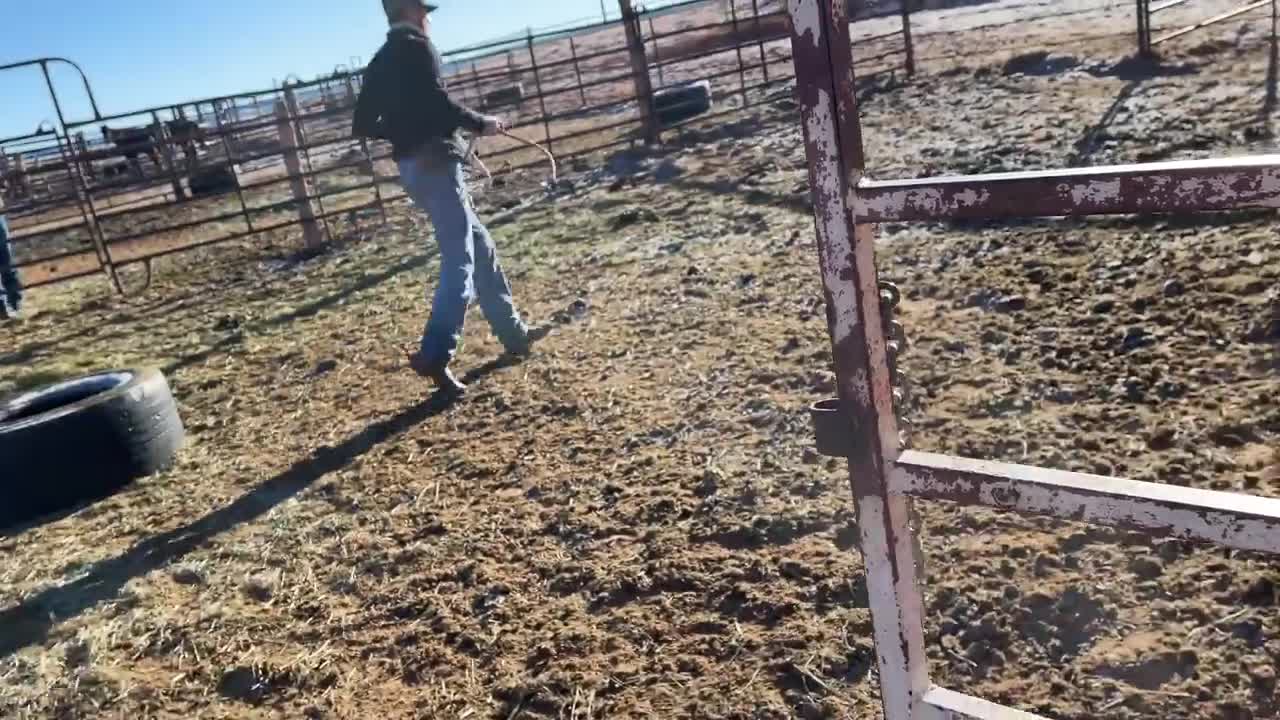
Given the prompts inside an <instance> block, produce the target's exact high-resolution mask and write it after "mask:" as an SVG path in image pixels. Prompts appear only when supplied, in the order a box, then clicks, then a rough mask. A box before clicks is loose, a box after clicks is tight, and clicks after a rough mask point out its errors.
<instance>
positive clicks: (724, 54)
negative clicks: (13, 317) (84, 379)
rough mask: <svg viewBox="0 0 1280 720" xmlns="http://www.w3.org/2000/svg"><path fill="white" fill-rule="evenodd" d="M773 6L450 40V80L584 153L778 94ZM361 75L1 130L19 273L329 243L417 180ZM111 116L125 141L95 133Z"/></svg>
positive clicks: (892, 55)
mask: <svg viewBox="0 0 1280 720" xmlns="http://www.w3.org/2000/svg"><path fill="white" fill-rule="evenodd" d="M777 6H778V3H777V2H776V1H775V0H736V1H735V2H724V1H723V0H714V1H713V0H693V1H691V2H680V3H672V4H668V5H665V6H663V7H661V8H658V9H655V10H650V11H643V10H642V11H635V12H632V13H629V14H628V17H626V18H625V19H624V20H623V21H619V22H610V23H599V24H595V25H589V26H582V27H574V28H568V29H562V30H557V31H554V32H551V33H546V34H543V35H541V36H539V35H535V34H526V36H525V37H524V38H523V39H522V41H520V42H516V41H513V40H507V41H503V42H500V43H490V44H485V45H479V46H472V47H468V48H462V49H460V50H457V51H454V52H452V53H450V57H451V59H452V60H454V61H455V62H454V64H452V65H451V67H452V68H453V69H454V71H453V72H452V73H451V74H450V76H449V77H448V81H449V83H450V86H451V90H452V92H454V93H457V94H458V95H459V96H460V97H461V98H462V99H463V100H464V101H466V102H468V103H471V104H474V105H476V106H477V107H479V108H482V109H484V110H485V111H487V112H494V113H500V114H503V115H505V116H507V117H508V118H509V119H510V120H511V121H512V126H513V129H514V130H515V131H516V132H523V133H524V134H525V135H526V136H527V137H529V139H531V140H536V141H538V142H541V143H544V144H546V145H547V146H548V147H550V148H551V149H552V150H553V151H554V152H555V153H556V154H557V156H558V157H559V158H560V159H561V160H562V161H572V160H573V159H575V158H578V157H581V156H584V155H589V154H593V153H597V152H600V151H603V150H608V149H610V148H616V147H622V146H628V145H637V144H640V143H644V142H646V141H649V140H653V139H660V137H661V136H662V135H663V134H665V133H669V132H675V131H679V128H680V127H682V126H683V125H686V124H688V123H693V122H701V121H705V120H714V119H716V118H718V117H721V116H724V115H728V114H732V113H736V112H740V111H742V110H743V109H746V108H750V107H755V106H758V105H762V104H764V103H768V102H770V101H771V100H772V99H774V97H775V95H776V93H775V91H776V90H777V89H782V88H786V87H788V86H789V84H790V83H791V82H792V81H793V80H794V71H793V70H792V67H791V55H790V43H789V41H787V33H788V26H787V23H786V20H785V15H783V14H782V13H780V12H779V11H778V10H777V9H776V8H777ZM903 18H904V21H906V22H909V18H908V16H907V14H906V13H905V12H904V13H903ZM904 29H905V28H904ZM906 35H907V34H906V33H904V31H903V30H897V31H894V32H892V33H885V34H882V35H881V36H879V37H872V38H868V41H869V42H868V44H867V45H866V46H865V48H864V50H865V51H867V52H868V53H869V58H868V60H867V62H866V69H867V71H868V74H877V73H880V72H885V73H890V72H903V71H905V66H904V63H903V62H902V59H903V57H904V56H905V57H909V56H910V48H909V47H903V46H902V40H903V39H904V37H905V36H906ZM876 48H878V50H876V51H874V52H872V50H875V49H876ZM459 57H462V58H465V63H459V62H456V60H457V58H459ZM637 59H639V64H638V65H637V63H636V60H637ZM360 79H361V76H360V72H359V71H358V70H356V71H341V72H335V73H334V74H333V75H332V76H330V77H326V78H322V79H319V80H315V81H311V82H292V83H289V84H287V85H285V86H283V87H280V88H274V89H272V90H261V91H253V92H245V93H238V94H234V95H225V96H220V97H215V98H206V99H202V100H197V101H191V102H185V103H182V104H180V105H174V106H165V107H154V108H146V109H143V110H134V111H130V112H122V113H114V114H108V115H101V114H95V117H93V118H90V119H84V120H76V121H66V122H64V123H62V125H61V127H43V128H41V129H39V130H38V131H37V132H35V133H32V134H30V135H27V136H23V137H17V138H8V139H4V140H0V148H2V150H0V173H3V174H4V176H5V177H7V178H8V179H9V180H10V182H9V190H8V196H7V199H8V210H7V212H8V213H9V218H10V221H11V226H12V227H13V230H14V240H13V242H14V248H15V253H16V255H17V257H18V260H19V269H20V271H22V272H23V273H24V275H26V276H27V278H28V281H29V282H28V284H29V285H30V286H31V287H40V286H44V285H50V284H53V283H59V282H64V281H67V280H72V279H76V278H84V277H89V276H93V275H95V274H98V273H103V272H105V273H106V274H107V275H108V276H109V277H111V278H112V279H113V280H114V281H115V284H116V287H117V289H119V290H120V291H121V292H123V291H124V290H125V288H124V287H123V283H122V282H121V281H120V279H119V278H118V276H117V273H116V271H117V270H118V269H120V268H123V267H127V266H130V265H135V264H140V263H145V264H147V265H148V269H149V267H150V266H149V263H150V261H152V260H154V259H156V258H160V257H164V256H167V255H172V254H175V253H182V252H187V251H190V250H193V249H196V248H203V247H207V246H210V245H215V244H219V243H226V242H232V241H236V240H243V239H246V238H251V237H254V236H257V235H260V234H262V233H266V232H273V231H285V230H288V231H291V232H295V231H297V230H299V229H300V230H301V231H302V234H303V237H304V238H305V239H306V242H307V243H308V244H309V245H319V244H322V243H323V242H325V240H326V239H327V238H331V237H333V236H334V235H335V234H337V233H339V232H341V230H342V227H341V226H343V225H347V224H350V223H358V222H361V221H363V220H364V219H365V218H366V217H369V216H370V215H373V216H380V217H383V218H385V214H386V209H387V206H388V204H390V203H394V202H398V201H400V200H402V199H404V197H405V196H404V193H403V192H402V191H401V190H400V189H399V187H398V185H397V184H396V181H397V180H398V177H397V176H396V173H395V170H394V165H393V164H392V163H390V162H389V160H390V148H389V146H388V145H387V144H386V143H383V142H365V141H360V140H356V139H353V138H352V137H351V119H352V110H353V106H354V103H355V98H356V97H357V95H358V93H359V90H360ZM702 80H707V81H709V82H710V83H711V84H712V85H713V87H714V90H715V94H716V97H717V103H716V107H714V108H712V109H711V110H710V111H709V112H705V113H702V114H700V115H698V116H697V117H692V118H688V119H683V120H680V121H679V122H669V123H663V122H660V119H659V118H658V116H657V114H656V113H654V112H652V110H653V108H652V104H653V101H654V100H653V99H654V96H655V94H656V93H660V92H661V91H662V90H663V89H664V88H667V87H671V86H679V85H682V84H684V83H688V82H690V81H702ZM103 127H109V128H112V130H111V132H110V133H109V134H110V135H111V136H112V137H113V138H114V140H112V139H108V138H106V137H103V138H99V134H100V130H101V128H103ZM122 137H123V138H125V139H124V140H122V139H121V138H122ZM484 149H485V151H486V152H485V160H486V162H487V163H488V164H489V165H490V167H492V168H494V169H495V171H505V172H513V173H519V172H520V171H522V170H527V169H529V168H531V167H533V166H535V165H537V164H539V163H541V162H543V160H542V158H541V157H540V156H539V155H538V154H536V153H535V152H534V151H531V150H529V149H528V148H526V147H524V146H521V145H519V144H517V143H514V142H511V141H507V140H505V139H501V138H499V139H494V140H487V141H486V143H485V148H484Z"/></svg>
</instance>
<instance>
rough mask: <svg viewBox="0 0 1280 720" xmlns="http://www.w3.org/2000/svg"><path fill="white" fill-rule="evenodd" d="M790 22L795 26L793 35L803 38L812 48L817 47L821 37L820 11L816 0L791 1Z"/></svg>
mask: <svg viewBox="0 0 1280 720" xmlns="http://www.w3.org/2000/svg"><path fill="white" fill-rule="evenodd" d="M788 9H789V10H790V11H791V22H792V23H793V24H794V25H795V28H796V30H795V34H796V35H799V36H803V37H804V38H805V39H806V40H808V41H809V43H811V44H812V45H813V46H814V47H818V42H819V38H820V37H821V36H822V9H821V8H819V7H818V0H791V3H790V7H789V8H788Z"/></svg>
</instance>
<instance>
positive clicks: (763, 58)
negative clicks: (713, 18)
mask: <svg viewBox="0 0 1280 720" xmlns="http://www.w3.org/2000/svg"><path fill="white" fill-rule="evenodd" d="M903 2H906V0H903ZM751 12H752V13H754V14H755V26H756V40H757V41H759V44H760V69H761V70H762V71H763V72H764V84H765V85H768V84H769V56H768V55H767V54H766V53H765V51H764V34H763V33H762V32H761V30H760V0H751Z"/></svg>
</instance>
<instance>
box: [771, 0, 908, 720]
mask: <svg viewBox="0 0 1280 720" xmlns="http://www.w3.org/2000/svg"><path fill="white" fill-rule="evenodd" d="M788 9H789V11H790V13H791V20H792V22H791V26H792V37H791V45H792V52H793V55H794V58H795V66H796V75H797V87H796V92H797V95H798V97H799V100H800V111H801V120H802V122H803V128H804V140H805V152H806V155H807V156H808V161H809V180H810V184H811V187H812V193H813V201H814V209H815V215H816V218H817V235H818V249H819V264H820V265H821V267H822V277H823V284H824V286H825V292H826V300H827V317H828V322H829V324H830V331H831V337H832V342H833V350H834V353H833V354H834V357H835V364H836V375H837V377H838V379H839V382H838V385H839V395H840V402H841V407H842V408H844V410H845V414H846V416H847V421H848V423H849V425H848V432H849V434H850V436H851V437H852V443H851V444H850V448H851V449H850V451H849V474H850V485H851V487H852V490H853V495H854V497H855V499H856V501H857V512H858V527H859V530H860V532H861V536H862V550H863V560H864V563H865V565H866V578H867V590H868V593H869V596H870V600H871V612H872V619H873V621H874V626H875V644H876V656H877V660H878V663H879V668H880V690H881V698H882V700H883V702H884V716H885V718H886V720H915V719H916V718H919V717H922V713H923V712H924V708H923V705H922V701H923V698H924V696H925V694H926V693H927V692H928V690H929V688H930V686H929V676H928V665H927V657H926V655H925V650H924V632H923V628H922V621H923V615H924V611H923V601H922V598H921V593H920V587H919V583H918V580H917V572H918V568H917V567H916V563H915V552H914V541H913V534H912V531H911V526H910V525H911V521H910V517H911V505H910V501H909V500H908V498H907V497H906V496H905V495H904V494H902V492H900V491H899V490H898V489H895V488H891V487H889V485H888V480H887V470H888V469H889V466H891V465H892V463H894V462H895V461H896V459H897V457H898V454H899V452H900V451H899V448H898V431H897V430H898V429H897V423H896V421H895V419H894V413H893V391H892V387H891V381H890V372H889V366H888V361H887V355H886V349H885V339H884V328H883V327H882V321H881V318H880V290H879V286H878V282H877V277H876V268H875V248H874V243H875V229H874V228H873V227H872V226H870V225H866V224H861V223H859V221H858V216H857V213H856V211H855V208H854V205H853V201H854V198H853V197H852V196H851V191H852V190H853V189H854V188H856V186H857V183H858V181H859V180H860V179H861V176H862V174H863V168H864V160H863V150H862V133H861V128H860V125H859V121H858V110H857V103H856V99H855V96H854V92H853V84H854V77H853V71H852V68H853V57H852V52H851V48H850V36H849V22H848V11H847V4H846V3H845V2H844V0H789V2H788Z"/></svg>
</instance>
